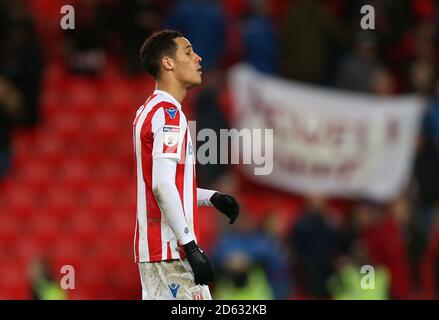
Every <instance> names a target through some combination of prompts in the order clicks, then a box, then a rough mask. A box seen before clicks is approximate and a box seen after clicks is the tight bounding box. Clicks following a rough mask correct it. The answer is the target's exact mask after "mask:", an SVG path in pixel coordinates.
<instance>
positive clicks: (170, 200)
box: [152, 158, 195, 245]
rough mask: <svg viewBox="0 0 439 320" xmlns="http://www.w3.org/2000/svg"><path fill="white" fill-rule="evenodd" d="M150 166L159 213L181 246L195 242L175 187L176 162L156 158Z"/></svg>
mask: <svg viewBox="0 0 439 320" xmlns="http://www.w3.org/2000/svg"><path fill="white" fill-rule="evenodd" d="M152 166H153V167H152V172H153V174H152V190H153V192H154V196H155V198H156V200H157V204H158V206H159V208H160V211H161V212H162V214H163V216H164V217H165V218H166V220H167V222H168V223H169V225H170V227H171V229H172V231H173V232H174V234H175V236H176V237H177V240H178V241H179V242H180V243H181V244H182V245H184V244H186V243H188V242H190V241H192V240H195V236H194V234H193V232H192V230H191V229H190V228H189V226H188V223H187V221H186V217H185V215H184V211H183V204H182V202H181V199H180V194H179V193H178V190H177V187H176V185H175V173H176V170H177V161H175V160H173V159H166V158H157V159H154V160H153V164H152Z"/></svg>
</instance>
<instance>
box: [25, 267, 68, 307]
mask: <svg viewBox="0 0 439 320" xmlns="http://www.w3.org/2000/svg"><path fill="white" fill-rule="evenodd" d="M29 276H30V282H31V286H32V297H33V299H34V300H65V299H67V294H66V292H65V291H64V290H62V289H61V288H60V286H59V284H58V283H57V281H56V280H55V279H54V276H53V274H52V272H51V270H50V264H49V262H48V261H47V260H46V259H37V260H35V261H33V263H32V264H31V266H30V270H29Z"/></svg>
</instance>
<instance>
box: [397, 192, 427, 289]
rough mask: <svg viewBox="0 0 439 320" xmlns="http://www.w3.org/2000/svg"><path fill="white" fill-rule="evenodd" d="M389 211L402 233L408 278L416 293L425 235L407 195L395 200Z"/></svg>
mask: <svg viewBox="0 0 439 320" xmlns="http://www.w3.org/2000/svg"><path fill="white" fill-rule="evenodd" d="M390 210H391V212H392V213H393V215H394V217H395V219H396V221H397V223H398V226H399V229H400V230H401V232H402V236H403V239H404V243H405V248H406V251H407V255H408V259H409V266H410V276H411V278H412V279H413V290H414V292H415V293H417V292H418V291H419V289H420V275H419V269H420V264H421V258H422V254H423V252H424V250H425V246H426V234H425V233H424V232H423V229H422V226H421V224H420V221H419V220H420V219H419V217H418V212H416V210H415V208H413V204H412V201H411V199H410V198H409V196H408V195H404V196H401V197H399V198H397V199H396V200H395V201H394V202H393V203H392V204H391V208H390Z"/></svg>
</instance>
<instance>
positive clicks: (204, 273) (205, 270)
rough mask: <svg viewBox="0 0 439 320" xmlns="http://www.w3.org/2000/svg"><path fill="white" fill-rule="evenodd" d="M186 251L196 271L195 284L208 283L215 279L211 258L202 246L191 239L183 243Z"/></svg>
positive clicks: (193, 269)
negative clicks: (202, 249)
mask: <svg viewBox="0 0 439 320" xmlns="http://www.w3.org/2000/svg"><path fill="white" fill-rule="evenodd" d="M183 250H184V253H185V254H186V258H187V260H188V262H189V264H190V265H191V267H192V271H193V272H194V277H195V284H201V285H203V284H208V283H209V282H210V281H213V271H212V266H211V265H210V261H209V258H208V257H207V255H206V254H205V253H204V252H203V251H201V249H200V247H198V245H197V244H196V243H195V241H191V242H188V243H186V244H185V245H183Z"/></svg>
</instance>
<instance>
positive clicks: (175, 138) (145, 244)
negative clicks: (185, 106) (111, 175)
mask: <svg viewBox="0 0 439 320" xmlns="http://www.w3.org/2000/svg"><path fill="white" fill-rule="evenodd" d="M133 138H134V141H133V142H134V151H135V160H136V161H135V162H136V163H135V169H136V177H137V221H136V230H135V238H134V246H135V247H134V254H135V261H136V262H156V261H163V260H173V259H179V258H184V253H183V250H182V248H181V244H184V243H186V242H188V241H189V240H196V238H198V237H197V236H198V225H197V186H196V182H195V155H194V148H193V145H192V141H191V136H190V132H189V128H188V124H187V120H186V117H185V115H184V114H183V112H182V110H181V105H180V104H179V103H178V101H176V100H175V99H174V98H173V97H172V96H171V95H170V94H169V93H167V92H165V91H161V90H155V91H154V93H153V94H152V95H151V96H150V97H149V98H148V100H147V101H146V103H145V104H144V105H142V106H141V107H140V108H139V110H138V111H137V114H136V118H135V120H134V123H133ZM161 158H165V159H174V160H175V161H176V170H175V186H176V188H177V190H178V195H179V196H177V197H176V200H177V201H175V202H177V203H174V202H172V203H169V202H168V203H167V205H172V206H177V207H175V209H176V210H177V211H174V212H177V213H178V214H179V216H178V217H177V218H178V220H180V221H179V223H180V225H182V228H183V227H184V232H180V231H181V230H180V231H179V232H180V233H178V235H181V234H183V237H186V236H187V237H189V238H187V239H186V241H185V242H184V243H180V242H181V239H178V238H177V235H176V233H174V231H173V229H172V228H171V225H172V223H170V222H169V219H170V216H167V215H166V212H162V210H161V209H160V208H161V207H162V206H161V203H159V201H161V200H160V199H157V194H155V193H154V190H153V186H154V184H155V181H153V179H156V178H154V176H156V175H157V172H153V170H158V169H157V168H154V163H155V162H154V160H157V159H161ZM159 161H160V160H159ZM160 197H161V198H166V194H164V195H163V197H162V195H160ZM165 200H166V199H165ZM180 212H181V214H180ZM188 229H189V230H188ZM181 237H182V236H180V238H181ZM188 239H189V240H188Z"/></svg>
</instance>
